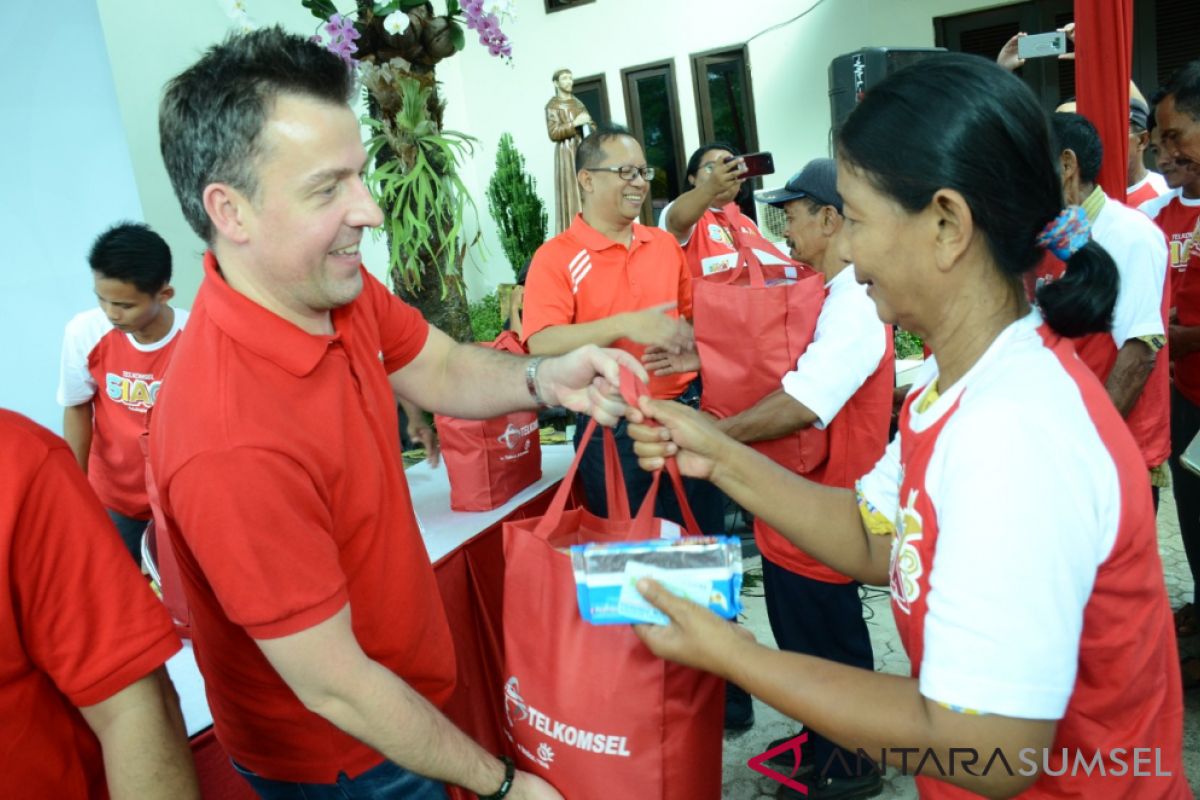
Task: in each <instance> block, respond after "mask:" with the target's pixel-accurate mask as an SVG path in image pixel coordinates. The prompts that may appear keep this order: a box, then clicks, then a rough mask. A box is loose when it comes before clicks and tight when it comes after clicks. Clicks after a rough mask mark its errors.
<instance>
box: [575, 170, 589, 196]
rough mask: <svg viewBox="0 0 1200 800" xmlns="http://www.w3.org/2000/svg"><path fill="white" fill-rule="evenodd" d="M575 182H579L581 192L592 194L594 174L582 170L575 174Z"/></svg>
mask: <svg viewBox="0 0 1200 800" xmlns="http://www.w3.org/2000/svg"><path fill="white" fill-rule="evenodd" d="M575 180H576V181H578V182H579V191H581V192H587V193H588V194H591V193H592V173H591V172H589V171H588V170H586V169H581V170H579V171H578V172H576V173H575Z"/></svg>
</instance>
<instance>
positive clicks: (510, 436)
mask: <svg viewBox="0 0 1200 800" xmlns="http://www.w3.org/2000/svg"><path fill="white" fill-rule="evenodd" d="M537 429H538V423H537V420H536V419H535V420H534V421H533V422H531V423H529V424H528V425H522V426H521V427H519V428H518V427H517V426H516V425H513V424H512V423H511V422H510V423H508V427H507V428H505V429H504V433H502V434H500V435H499V436H497V437H496V441H497V442H499V443H500V444H502V445H504V446H505V447H507V448H508V449H509V450H515V449H516V447H517V443H518V442H520V441H521V440H522V439H524V440H525V448H524V450H522V451H521V452H522V454H523V453H526V452H528V451H529V442H530V440H529V438H528V437H529V436H531V435H533V433H535V432H536V431H537ZM509 457H510V458H511V456H509Z"/></svg>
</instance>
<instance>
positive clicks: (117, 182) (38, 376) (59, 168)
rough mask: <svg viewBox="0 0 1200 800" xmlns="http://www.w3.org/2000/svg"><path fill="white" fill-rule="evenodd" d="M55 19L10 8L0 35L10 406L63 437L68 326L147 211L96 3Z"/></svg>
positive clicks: (61, 11) (79, 3) (1, 270)
mask: <svg viewBox="0 0 1200 800" xmlns="http://www.w3.org/2000/svg"><path fill="white" fill-rule="evenodd" d="M52 16H53V25H52V26H51V27H47V19H48V17H47V14H46V9H45V7H43V6H42V5H41V4H38V3H10V4H6V6H5V17H4V23H5V24H4V26H3V27H2V28H0V53H3V55H2V56H0V58H2V59H3V62H2V66H3V71H4V75H5V78H4V80H3V81H0V109H3V120H4V124H3V125H0V175H3V178H0V209H3V214H0V239H2V240H3V241H4V243H5V255H4V258H3V262H4V263H3V266H2V267H0V325H2V326H3V338H4V351H3V355H0V364H2V365H3V373H4V376H5V380H4V381H2V382H0V406H3V407H4V408H9V409H12V410H15V411H19V412H21V413H22V414H25V415H27V416H30V417H32V418H33V419H35V420H37V421H38V422H40V423H42V424H43V425H46V426H47V427H49V428H51V429H53V430H55V431H61V429H62V412H61V410H60V409H59V407H58V405H57V404H56V403H55V401H54V393H55V389H56V387H57V385H58V361H59V350H60V348H61V346H62V333H63V326H64V325H65V324H66V322H67V320H68V319H70V317H71V316H73V315H74V314H75V313H77V312H79V311H81V310H83V309H85V308H88V307H91V306H94V305H95V303H96V297H95V295H94V294H93V293H92V276H91V272H90V271H89V269H88V266H87V253H88V250H89V249H90V247H91V243H92V240H93V239H94V238H95V237H96V236H97V235H98V234H99V233H100V232H101V231H102V230H104V229H105V228H107V227H108V226H109V225H111V224H112V223H113V222H116V221H118V220H122V219H132V220H138V219H141V217H142V210H141V207H140V205H139V203H138V194H137V187H136V186H135V184H134V179H133V168H132V166H131V164H130V158H129V150H128V148H127V146H126V144H125V133H124V130H123V128H122V124H121V118H120V115H119V113H118V110H117V98H116V93H115V91H114V88H113V80H112V73H111V72H110V71H109V68H108V56H107V54H106V52H105V45H104V36H103V33H102V31H101V29H100V19H99V17H98V16H97V14H96V6H95V3H94V0H59V2H57V3H55V5H54V13H53V15H52Z"/></svg>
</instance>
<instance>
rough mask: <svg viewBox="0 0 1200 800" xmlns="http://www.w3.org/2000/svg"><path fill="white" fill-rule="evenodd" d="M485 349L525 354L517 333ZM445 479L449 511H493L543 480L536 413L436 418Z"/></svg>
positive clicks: (507, 332) (508, 332)
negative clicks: (486, 417) (448, 485)
mask: <svg viewBox="0 0 1200 800" xmlns="http://www.w3.org/2000/svg"><path fill="white" fill-rule="evenodd" d="M483 346H484V347H491V348H494V349H496V350H504V351H507V352H510V353H519V354H523V353H524V352H525V349H524V348H523V347H521V341H520V340H519V339H518V338H517V336H516V334H514V333H513V332H512V331H505V332H504V333H502V334H500V336H499V337H497V339H496V340H495V341H494V342H488V343H486V344H484V345H483ZM434 425H435V426H436V427H437V432H438V440H439V441H440V443H441V446H442V458H443V459H444V460H445V462H446V474H447V475H448V476H449V479H450V508H452V509H453V510H455V511H490V510H492V509H493V508H496V507H497V506H502V505H504V504H505V503H507V502H508V501H509V500H511V499H512V498H513V496H514V495H516V493H517V492H519V491H521V490H522V489H524V488H525V487H526V486H529V485H530V484H533V483H536V482H537V480H538V479H539V478H541V477H542V442H541V438H540V433H539V432H538V417H537V413H536V412H533V411H522V412H515V413H512V414H505V415H504V416H500V417H493V418H491V419H457V418H455V417H445V416H442V415H440V414H438V415H436V416H435V417H434Z"/></svg>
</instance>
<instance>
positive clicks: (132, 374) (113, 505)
mask: <svg viewBox="0 0 1200 800" xmlns="http://www.w3.org/2000/svg"><path fill="white" fill-rule="evenodd" d="M88 262H89V264H90V266H91V268H92V279H93V282H94V288H95V292H96V298H97V300H98V301H99V303H100V307H99V308H94V309H91V310H90V311H84V312H81V313H79V314H77V315H76V316H75V317H74V318H73V319H72V320H71V321H70V322H68V323H67V328H66V333H65V335H64V337H63V349H62V366H61V372H60V376H59V384H58V402H59V404H60V405H62V406H63V408H64V411H63V437H64V438H65V439H66V440H67V443H68V444H69V445H70V446H71V451H72V452H73V453H74V454H75V459H76V460H77V461H78V462H79V466H80V467H81V468H82V469H83V471H84V472H85V473H86V474H87V476H88V480H89V482H90V483H91V484H92V488H93V489H95V490H96V494H97V495H99V497H100V500H101V502H103V503H104V507H105V509H106V510H107V511H108V515H109V517H110V518H111V519H112V521H113V524H115V525H116V527H117V530H118V531H119V532H120V534H121V539H122V541H124V542H125V546H126V547H127V548H128V549H129V551H130V553H131V554H132V555H133V557H134V559H135V560H136V561H139V562H140V560H141V556H140V547H141V537H142V533H143V531H144V530H145V528H146V523H147V522H148V521H149V520H150V501H149V498H148V497H147V494H146V466H145V459H144V457H143V455H142V450H141V444H140V442H139V437H140V436H141V434H142V433H143V431H145V429H146V413H147V412H148V411H149V410H150V408H151V407H152V406H153V405H154V402H155V400H156V399H157V397H158V392H159V389H160V388H161V386H162V380H163V375H164V373H165V372H166V369H167V364H168V363H169V362H170V359H171V353H172V352H173V351H174V347H175V343H176V342H177V341H178V338H179V337H178V334H179V332H180V331H181V330H183V326H184V323H185V322H186V321H187V312H186V311H183V310H182V309H178V310H177V309H174V308H172V307H171V306H170V305H169V301H170V300H171V298H172V297H173V296H174V295H175V290H174V289H173V288H172V287H171V250H170V248H169V247H168V246H167V243H166V242H165V241H163V239H162V237H161V236H159V235H158V234H157V233H155V232H154V231H152V230H150V228H149V227H147V226H146V225H143V224H140V223H129V222H127V223H121V224H118V225H115V226H113V227H112V228H110V229H109V230H107V231H105V232H104V233H102V234H101V235H100V236H99V238H97V239H96V242H95V244H93V245H92V250H91V252H90V253H89V255H88Z"/></svg>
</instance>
